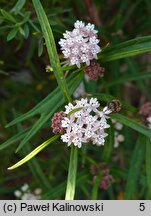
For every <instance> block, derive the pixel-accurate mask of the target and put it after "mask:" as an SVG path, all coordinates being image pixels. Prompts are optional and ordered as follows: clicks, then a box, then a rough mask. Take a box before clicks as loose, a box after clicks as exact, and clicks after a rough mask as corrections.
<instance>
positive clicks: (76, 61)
mask: <svg viewBox="0 0 151 216" xmlns="http://www.w3.org/2000/svg"><path fill="white" fill-rule="evenodd" d="M74 27H75V28H74V29H73V31H66V32H65V33H64V34H63V36H64V39H60V41H59V44H60V46H61V50H62V53H63V54H64V57H65V58H67V59H68V60H69V64H70V65H77V67H79V68H80V63H86V64H87V65H89V64H90V60H92V59H97V54H98V53H99V52H100V51H101V48H100V47H99V46H98V43H99V40H98V39H97V32H98V31H96V30H94V27H95V26H94V25H93V24H90V23H88V24H87V25H85V23H84V22H82V21H79V20H77V21H76V22H75V24H74Z"/></svg>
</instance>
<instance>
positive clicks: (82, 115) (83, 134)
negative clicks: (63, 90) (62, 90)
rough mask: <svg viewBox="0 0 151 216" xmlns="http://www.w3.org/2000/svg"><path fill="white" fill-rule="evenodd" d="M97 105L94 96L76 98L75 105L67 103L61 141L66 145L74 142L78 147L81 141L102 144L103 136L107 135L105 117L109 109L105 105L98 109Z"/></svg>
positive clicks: (107, 126) (98, 105)
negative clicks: (63, 132) (88, 98)
mask: <svg viewBox="0 0 151 216" xmlns="http://www.w3.org/2000/svg"><path fill="white" fill-rule="evenodd" d="M99 107H100V104H99V102H98V101H97V99H96V98H91V99H90V100H89V101H88V100H87V99H83V98H82V99H81V100H76V101H75V105H73V104H71V103H69V104H68V105H67V106H65V113H66V114H67V117H65V118H64V120H62V127H63V128H64V129H65V131H66V132H65V134H63V135H62V136H61V139H62V141H63V142H66V143H68V146H70V145H71V144H74V145H75V146H78V147H79V148H81V146H82V143H87V142H89V141H91V142H92V143H93V144H94V145H98V146H100V145H104V142H105V137H106V136H107V135H108V134H107V133H105V129H106V128H109V127H110V125H109V124H107V119H108V118H109V117H108V114H110V113H111V110H109V109H108V108H107V107H105V108H104V109H103V110H102V111H99V110H98V108H99ZM78 108H79V110H78ZM71 111H72V112H71Z"/></svg>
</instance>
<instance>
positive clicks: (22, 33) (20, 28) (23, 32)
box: [19, 27, 25, 37]
mask: <svg viewBox="0 0 151 216" xmlns="http://www.w3.org/2000/svg"><path fill="white" fill-rule="evenodd" d="M19 32H20V34H21V35H23V36H24V37H25V31H24V29H23V28H22V27H19Z"/></svg>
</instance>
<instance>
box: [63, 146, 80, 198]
mask: <svg viewBox="0 0 151 216" xmlns="http://www.w3.org/2000/svg"><path fill="white" fill-rule="evenodd" d="M77 163H78V148H77V147H76V146H71V153H70V163H69V170H68V179H67V188H66V195H65V200H73V199H74V195H75V187H76V174H77Z"/></svg>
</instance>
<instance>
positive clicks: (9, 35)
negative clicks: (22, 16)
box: [7, 28, 18, 41]
mask: <svg viewBox="0 0 151 216" xmlns="http://www.w3.org/2000/svg"><path fill="white" fill-rule="evenodd" d="M17 32H18V29H17V28H14V29H12V30H11V31H10V32H9V33H8V35H7V41H10V40H12V39H13V38H14V37H15V36H16V34H17Z"/></svg>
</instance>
